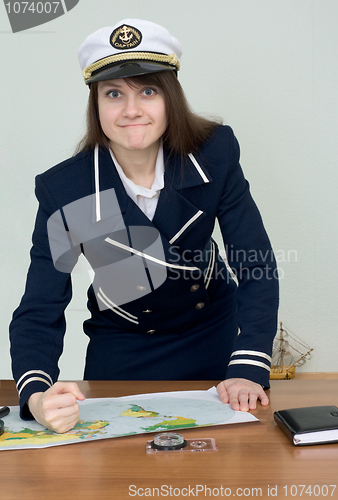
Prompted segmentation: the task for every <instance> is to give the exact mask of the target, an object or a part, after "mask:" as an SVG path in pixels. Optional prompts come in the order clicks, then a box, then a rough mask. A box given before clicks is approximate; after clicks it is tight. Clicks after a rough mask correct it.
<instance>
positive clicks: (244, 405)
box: [238, 389, 257, 411]
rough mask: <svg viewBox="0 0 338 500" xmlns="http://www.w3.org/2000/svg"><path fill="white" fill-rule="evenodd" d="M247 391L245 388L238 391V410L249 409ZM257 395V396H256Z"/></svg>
mask: <svg viewBox="0 0 338 500" xmlns="http://www.w3.org/2000/svg"><path fill="white" fill-rule="evenodd" d="M249 397H250V396H249V391H248V390H247V389H242V390H240V391H239V393H238V401H239V409H240V411H248V410H249ZM256 397H257V396H256Z"/></svg>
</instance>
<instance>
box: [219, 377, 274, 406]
mask: <svg viewBox="0 0 338 500" xmlns="http://www.w3.org/2000/svg"><path fill="white" fill-rule="evenodd" d="M216 389H217V392H218V395H219V397H220V399H221V401H222V403H230V405H231V407H232V408H233V410H236V411H238V410H240V411H248V410H254V409H255V408H256V404H257V399H260V401H261V404H262V405H263V406H266V405H268V404H269V398H268V396H267V395H266V394H265V392H264V389H263V388H262V386H261V385H259V384H256V383H255V382H252V381H251V380H247V379H245V378H229V379H228V380H223V382H221V383H220V384H218V386H217V388H216Z"/></svg>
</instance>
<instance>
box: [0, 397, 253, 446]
mask: <svg viewBox="0 0 338 500" xmlns="http://www.w3.org/2000/svg"><path fill="white" fill-rule="evenodd" d="M214 389H215V388H212V389H209V391H180V392H173V393H155V394H142V395H137V396H126V397H121V398H100V399H87V400H85V401H83V402H79V405H80V410H81V414H80V418H79V421H78V423H77V424H76V425H75V427H74V428H73V429H72V430H70V431H69V432H66V433H65V434H57V433H56V432H53V431H51V430H49V429H46V428H44V427H43V426H42V425H40V424H38V423H37V422H35V421H34V420H30V421H24V420H21V419H20V417H19V407H11V412H10V414H9V415H7V416H6V417H5V418H4V423H5V429H4V433H3V435H2V436H0V451H1V450H18V449H27V448H46V447H50V446H57V445H64V444H75V443H83V442H88V441H93V440H97V439H107V438H114V437H121V436H129V435H133V434H143V433H148V432H164V431H173V430H174V431H176V430H178V429H181V430H182V429H187V428H192V427H203V426H211V425H220V424H228V423H241V422H250V421H253V420H257V419H256V418H255V417H254V416H253V415H251V414H249V413H244V412H235V411H234V410H233V409H232V408H231V407H230V405H224V404H222V403H221V402H220V401H219V398H218V396H217V394H215V390H214Z"/></svg>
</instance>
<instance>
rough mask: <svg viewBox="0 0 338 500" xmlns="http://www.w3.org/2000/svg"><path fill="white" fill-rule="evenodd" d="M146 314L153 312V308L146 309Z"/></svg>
mask: <svg viewBox="0 0 338 500" xmlns="http://www.w3.org/2000/svg"><path fill="white" fill-rule="evenodd" d="M143 312H144V313H145V314H149V313H152V312H153V311H152V310H151V309H146V310H145V311H143Z"/></svg>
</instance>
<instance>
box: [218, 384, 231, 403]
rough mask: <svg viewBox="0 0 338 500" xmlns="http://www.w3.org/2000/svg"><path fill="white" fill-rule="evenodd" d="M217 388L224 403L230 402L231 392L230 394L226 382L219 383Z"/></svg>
mask: <svg viewBox="0 0 338 500" xmlns="http://www.w3.org/2000/svg"><path fill="white" fill-rule="evenodd" d="M216 390H217V392H218V395H219V397H220V400H221V401H222V403H224V404H227V403H229V394H228V391H227V388H226V386H225V384H224V382H221V383H220V384H218V386H217V387H216Z"/></svg>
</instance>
